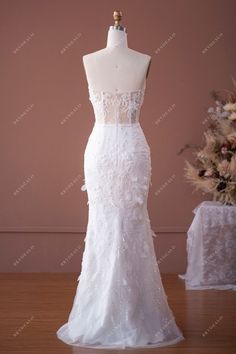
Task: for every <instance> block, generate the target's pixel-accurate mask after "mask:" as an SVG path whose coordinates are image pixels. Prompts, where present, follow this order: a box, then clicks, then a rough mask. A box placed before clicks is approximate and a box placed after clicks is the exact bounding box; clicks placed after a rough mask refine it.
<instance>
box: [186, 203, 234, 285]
mask: <svg viewBox="0 0 236 354" xmlns="http://www.w3.org/2000/svg"><path fill="white" fill-rule="evenodd" d="M193 212H194V214H195V216H194V219H193V222H192V224H191V226H190V228H189V230H188V234H187V236H188V237H187V255H188V266H187V271H186V273H185V274H183V275H179V277H180V278H182V279H185V286H186V289H212V288H213V289H233V290H236V206H227V205H222V204H221V203H220V202H210V201H204V202H202V203H200V204H199V205H198V206H197V207H196V208H195V209H194V210H193Z"/></svg>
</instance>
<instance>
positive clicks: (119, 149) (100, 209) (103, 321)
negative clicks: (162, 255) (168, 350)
mask: <svg viewBox="0 0 236 354" xmlns="http://www.w3.org/2000/svg"><path fill="white" fill-rule="evenodd" d="M84 175H85V188H86V190H87V194H88V205H89V214H88V225H87V232H86V237H85V249H84V253H83V259H82V268H81V273H80V276H79V278H78V281H79V283H78V286H77V291H76V294H75V297H74V302H73V305H72V309H71V312H70V315H69V318H68V321H67V323H65V324H64V325H63V326H62V327H61V328H59V330H58V331H57V336H58V338H60V339H61V340H62V341H64V342H65V343H67V344H71V345H75V346H82V347H92V348H121V349H122V348H123V349H124V348H126V347H158V346H166V345H171V344H174V343H177V342H178V341H180V340H182V339H184V337H183V335H182V332H181V330H180V329H179V327H178V326H177V324H176V322H175V318H174V316H173V313H172V311H171V309H170V307H169V305H168V302H167V297H166V294H165V291H164V289H163V285H162V281H161V277H160V272H159V268H158V264H157V260H156V255H155V251H154V243H153V237H152V236H154V233H153V231H152V230H151V226H150V220H149V216H148V211H147V197H148V191H149V184H150V181H151V155H150V148H149V146H148V143H147V141H146V138H145V136H144V133H143V130H142V128H141V126H140V124H139V123H134V124H117V125H115V124H110V125H109V124H98V123H95V124H94V127H93V130H92V132H91V134H90V136H89V139H88V142H87V145H86V149H85V153H84Z"/></svg>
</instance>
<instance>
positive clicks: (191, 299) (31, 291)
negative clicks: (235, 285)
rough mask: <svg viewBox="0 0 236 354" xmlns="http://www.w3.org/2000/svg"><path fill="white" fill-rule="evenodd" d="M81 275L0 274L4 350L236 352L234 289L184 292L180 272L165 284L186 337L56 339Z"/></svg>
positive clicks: (34, 353) (40, 353)
mask: <svg viewBox="0 0 236 354" xmlns="http://www.w3.org/2000/svg"><path fill="white" fill-rule="evenodd" d="M77 277H78V275H77V274H48V273H44V274H36V273H28V274H19V273H18V274H0V284H1V291H0V297H1V298H0V316H1V318H0V336H1V338H0V339H1V340H0V353H1V354H7V353H11V354H16V353H17V354H29V353H30V354H47V353H54V354H69V353H87V354H90V353H98V354H102V353H105V354H110V353H117V354H118V353H124V352H125V351H128V352H129V353H130V354H133V353H139V354H144V353H149V354H154V353H161V354H167V353H168V354H170V353H171V354H177V353H178V354H187V353H189V354H204V353H207V354H213V353H214V354H224V353H236V337H235V329H236V325H235V323H236V321H235V320H236V318H235V317H236V316H235V315H236V293H235V292H234V291H231V290H225V291H222V290H208V291H185V288H184V283H183V281H182V280H181V279H178V278H177V276H176V275H163V276H162V278H163V284H164V287H165V290H166V293H167V296H168V301H169V304H170V306H171V308H172V310H173V312H174V315H175V318H176V322H177V324H178V325H179V327H180V328H181V329H182V331H183V333H184V336H185V340H184V341H181V342H179V343H177V344H176V345H173V346H169V347H162V348H150V349H136V350H133V349H128V350H121V349H119V350H108V349H106V350H104V349H89V348H78V347H77V348H76V347H73V346H68V345H66V344H64V343H63V342H61V341H60V340H59V339H57V337H56V334H55V332H56V331H57V329H58V328H59V327H60V326H61V325H62V324H63V323H65V322H66V320H67V318H68V314H69V311H70V309H71V306H72V302H73V298H74V295H75V290H76V286H77Z"/></svg>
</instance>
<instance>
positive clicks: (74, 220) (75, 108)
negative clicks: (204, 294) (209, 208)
mask: <svg viewBox="0 0 236 354" xmlns="http://www.w3.org/2000/svg"><path fill="white" fill-rule="evenodd" d="M115 9H120V10H122V11H123V15H124V17H123V25H124V26H125V27H126V28H127V32H128V44H129V47H130V48H133V49H135V50H137V51H140V52H143V53H147V54H149V55H151V56H152V64H151V68H150V73H149V78H148V82H147V89H146V96H145V101H144V105H143V107H142V111H141V118H140V122H141V125H142V127H143V130H144V133H145V135H146V138H147V141H148V143H149V145H150V147H151V152H152V186H151V189H150V194H149V202H148V205H149V213H150V218H151V222H152V228H153V229H154V230H155V231H157V232H158V233H159V240H160V242H159V243H158V241H155V245H156V247H157V253H158V254H160V255H161V254H164V253H165V252H167V251H168V249H169V248H170V247H171V246H172V245H176V248H175V251H173V252H172V254H171V255H170V256H168V259H167V260H166V261H165V262H163V264H161V265H160V266H161V270H162V271H168V272H174V271H183V270H184V267H185V265H186V253H185V238H186V231H187V229H188V227H189V225H190V223H191V221H192V218H193V213H192V210H193V208H194V207H195V206H196V205H197V204H198V203H199V202H200V201H201V200H203V199H209V198H210V196H202V195H201V194H200V193H199V194H197V193H195V194H192V190H193V188H192V187H191V186H189V185H188V184H187V183H186V181H185V180H184V177H183V167H184V160H185V158H188V159H189V158H191V152H190V151H187V152H185V153H184V154H182V155H180V156H179V155H177V152H178V151H179V150H180V149H181V148H182V147H183V146H184V145H185V144H186V143H191V144H200V143H201V141H202V132H203V129H204V120H205V118H206V109H207V107H208V106H209V105H210V104H211V98H210V96H209V92H210V91H211V90H212V89H230V88H231V87H232V85H231V75H232V74H233V73H234V72H235V62H236V50H235V49H236V40H235V24H234V23H235V11H236V2H235V1H234V0H226V1H223V0H206V1H198V0H188V1H184V0H175V1H173V0H172V1H167V0H162V1H156V0H148V1H141V0H140V1H138V0H136V1H125V0H123V1H111V0H100V1H91V0H86V1H72V0H70V1H65V0H61V1H59V0H57V1H56V0H54V1H53V0H48V1H43V2H42V1H36V0H35V1H34V0H31V1H26V0H21V1H2V3H1V14H0V17H1V18H0V23H1V32H0V37H1V66H0V70H1V83H2V85H1V92H0V99H1V174H0V179H1V181H0V182H1V183H0V188H1V215H0V217H1V219H0V231H1V234H0V237H1V238H0V242H1V243H2V245H3V246H4V247H2V249H3V252H4V257H3V258H2V267H1V270H4V271H17V270H19V271H24V270H26V271H27V270H34V271H43V270H51V271H60V270H62V271H64V270H66V271H67V270H77V269H78V268H79V267H80V257H81V253H82V248H81V249H80V250H79V252H76V254H75V256H74V257H73V260H71V261H70V262H68V264H67V268H66V269H65V268H64V269H61V267H59V268H58V267H57V266H56V265H57V264H58V262H60V260H61V259H64V258H65V257H67V255H68V253H70V252H71V250H73V249H75V248H76V247H77V246H76V245H77V238H76V237H78V239H79V240H80V241H79V242H81V240H83V237H84V234H83V232H85V230H86V225H87V211H88V210H87V204H86V203H87V195H86V192H82V191H81V190H80V187H81V185H82V184H83V154H84V149H85V146H86V143H87V139H88V136H89V134H90V132H91V129H92V126H93V123H94V116H93V110H92V106H91V104H90V102H89V100H88V91H87V81H86V77H85V73H84V69H83V64H82V56H83V55H84V54H86V53H90V52H93V51H96V50H98V49H100V48H102V47H104V46H105V45H106V37H107V31H108V28H109V26H110V25H112V24H113V20H112V13H113V11H114V10H115ZM205 48H206V49H205ZM39 232H40V233H39ZM74 232H75V234H74ZM78 232H81V233H82V234H81V235H79V236H78ZM32 244H34V245H35V248H34V249H33V250H32V252H30V253H31V254H28V255H27V257H25V259H24V260H23V261H21V264H19V266H18V267H14V266H13V265H12V264H13V263H14V261H15V260H16V259H18V258H19V257H20V256H21V254H22V253H24V252H26V250H28V249H29V247H31V246H32ZM82 244H83V243H82ZM55 247H56V250H55ZM33 252H34V253H33ZM42 257H43V260H44V261H43V264H42ZM26 259H27V260H26ZM73 262H74V263H73Z"/></svg>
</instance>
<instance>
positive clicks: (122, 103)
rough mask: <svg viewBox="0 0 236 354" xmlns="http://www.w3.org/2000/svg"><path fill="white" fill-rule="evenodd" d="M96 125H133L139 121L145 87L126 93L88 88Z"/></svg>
mask: <svg viewBox="0 0 236 354" xmlns="http://www.w3.org/2000/svg"><path fill="white" fill-rule="evenodd" d="M88 90H89V100H90V101H91V103H92V106H93V109H94V115H95V121H96V123H102V124H133V123H137V122H138V121H139V115H140V109H141V106H142V104H143V99H144V92H145V86H144V87H143V88H141V89H139V90H135V91H126V92H119V91H118V92H115V93H113V92H109V91H97V90H94V89H93V88H92V87H91V86H88Z"/></svg>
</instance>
